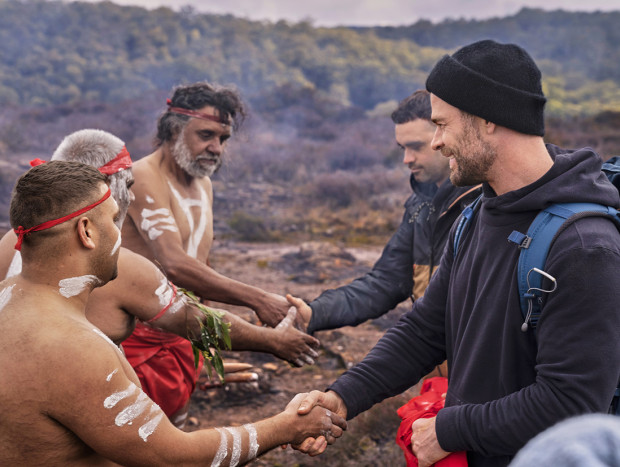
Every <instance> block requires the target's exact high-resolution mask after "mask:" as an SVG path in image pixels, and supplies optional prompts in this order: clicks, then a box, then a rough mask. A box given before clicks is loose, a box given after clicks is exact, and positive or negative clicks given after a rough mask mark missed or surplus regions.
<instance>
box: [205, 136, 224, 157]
mask: <svg viewBox="0 0 620 467" xmlns="http://www.w3.org/2000/svg"><path fill="white" fill-rule="evenodd" d="M207 149H209V151H211V152H212V153H213V154H217V155H220V154H222V143H220V140H219V139H217V138H214V139H213V140H212V141H211V143H210V144H209V146H208V147H207Z"/></svg>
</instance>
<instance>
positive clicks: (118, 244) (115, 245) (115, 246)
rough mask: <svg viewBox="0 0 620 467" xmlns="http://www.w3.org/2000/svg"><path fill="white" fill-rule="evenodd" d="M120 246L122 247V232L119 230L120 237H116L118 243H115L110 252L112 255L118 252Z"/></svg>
mask: <svg viewBox="0 0 620 467" xmlns="http://www.w3.org/2000/svg"><path fill="white" fill-rule="evenodd" d="M120 247H121V232H120V230H119V232H118V238H117V239H116V243H115V244H114V247H112V252H111V253H110V256H114V253H116V252H117V251H118V249H119V248H120Z"/></svg>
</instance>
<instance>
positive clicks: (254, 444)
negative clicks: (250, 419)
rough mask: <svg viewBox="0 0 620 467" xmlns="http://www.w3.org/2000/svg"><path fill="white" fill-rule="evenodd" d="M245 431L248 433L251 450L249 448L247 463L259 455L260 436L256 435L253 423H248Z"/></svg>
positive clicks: (244, 426)
mask: <svg viewBox="0 0 620 467" xmlns="http://www.w3.org/2000/svg"><path fill="white" fill-rule="evenodd" d="M243 428H245V431H247V432H248V436H249V438H250V440H249V448H248V456H247V457H246V459H245V460H246V461H251V460H252V459H254V458H255V457H256V456H257V455H258V448H259V445H258V436H257V434H256V428H255V427H254V425H252V424H251V423H246V424H245V425H243Z"/></svg>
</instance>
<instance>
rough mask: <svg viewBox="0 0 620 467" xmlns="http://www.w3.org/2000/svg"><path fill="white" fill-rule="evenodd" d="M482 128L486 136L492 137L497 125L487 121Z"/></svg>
mask: <svg viewBox="0 0 620 467" xmlns="http://www.w3.org/2000/svg"><path fill="white" fill-rule="evenodd" d="M484 128H485V131H486V134H487V135H492V134H493V133H495V128H497V125H495V123H493V122H490V121H488V120H485V121H484Z"/></svg>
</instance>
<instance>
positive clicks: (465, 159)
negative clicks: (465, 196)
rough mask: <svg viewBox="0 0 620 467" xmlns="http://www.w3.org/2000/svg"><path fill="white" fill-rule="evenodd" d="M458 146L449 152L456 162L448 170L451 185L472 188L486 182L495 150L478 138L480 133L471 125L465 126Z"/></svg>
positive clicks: (493, 160) (495, 156) (494, 156)
mask: <svg viewBox="0 0 620 467" xmlns="http://www.w3.org/2000/svg"><path fill="white" fill-rule="evenodd" d="M458 146H459V149H456V148H452V149H450V151H449V152H451V155H452V157H454V159H455V161H456V165H455V166H454V168H451V169H450V181H451V182H452V184H453V185H454V186H472V185H478V184H480V183H484V182H486V181H488V173H489V170H490V169H491V166H492V165H493V163H494V162H495V160H496V159H497V152H496V151H495V149H494V148H493V147H492V146H491V145H490V144H489V143H487V142H486V141H484V140H483V139H482V138H481V137H480V132H479V131H477V130H476V129H475V128H474V126H473V125H471V124H470V125H465V127H464V129H463V134H462V136H461V137H460V138H459V140H458ZM446 152H448V151H446ZM463 154H467V155H466V156H464V155H463Z"/></svg>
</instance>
